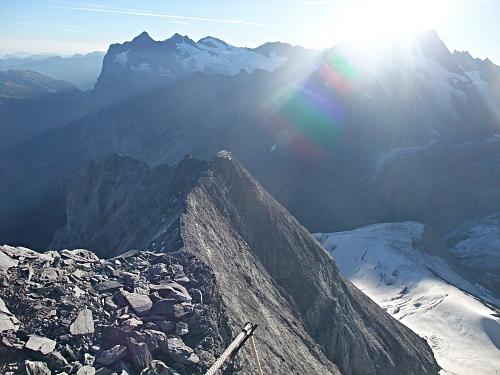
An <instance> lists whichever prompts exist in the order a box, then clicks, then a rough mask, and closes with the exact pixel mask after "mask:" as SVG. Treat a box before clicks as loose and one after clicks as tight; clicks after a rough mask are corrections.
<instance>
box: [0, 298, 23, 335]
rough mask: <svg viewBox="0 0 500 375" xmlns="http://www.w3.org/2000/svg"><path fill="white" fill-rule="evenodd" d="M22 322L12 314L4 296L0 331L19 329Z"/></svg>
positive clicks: (0, 307) (0, 310) (0, 306)
mask: <svg viewBox="0 0 500 375" xmlns="http://www.w3.org/2000/svg"><path fill="white" fill-rule="evenodd" d="M20 325H21V322H19V320H17V318H16V317H15V316H14V314H12V313H11V312H10V311H9V309H8V308H7V306H6V305H5V302H4V301H3V299H2V298H0V332H2V331H7V330H10V329H12V330H14V331H17V330H18V328H19V326H20Z"/></svg>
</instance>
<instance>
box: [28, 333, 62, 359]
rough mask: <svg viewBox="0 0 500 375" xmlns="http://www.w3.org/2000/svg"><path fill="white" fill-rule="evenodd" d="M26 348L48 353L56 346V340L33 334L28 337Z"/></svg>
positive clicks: (44, 353)
mask: <svg viewBox="0 0 500 375" xmlns="http://www.w3.org/2000/svg"><path fill="white" fill-rule="evenodd" d="M25 348H26V349H30V350H33V351H35V352H40V353H42V354H43V355H46V354H49V353H51V352H52V351H53V350H54V349H55V348H56V342H55V341H54V340H51V339H48V338H46V337H42V336H36V335H33V336H30V338H29V339H28V342H27V343H26V345H25Z"/></svg>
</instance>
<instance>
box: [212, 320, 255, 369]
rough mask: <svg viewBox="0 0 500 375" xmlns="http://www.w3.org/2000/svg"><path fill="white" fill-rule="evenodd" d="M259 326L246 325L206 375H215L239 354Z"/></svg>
mask: <svg viewBox="0 0 500 375" xmlns="http://www.w3.org/2000/svg"><path fill="white" fill-rule="evenodd" d="M257 326H258V325H257V324H252V323H246V324H245V326H244V327H243V330H242V331H241V332H240V334H239V335H238V336H236V338H235V339H234V340H233V342H232V343H231V344H229V346H228V347H227V349H226V350H225V351H224V353H222V355H221V356H220V357H219V359H217V361H215V362H214V364H213V365H212V367H210V368H209V369H208V370H207V372H206V373H205V375H215V374H216V371H217V370H219V369H220V368H221V367H222V365H223V364H224V363H225V362H226V361H227V360H228V359H229V358H233V357H234V356H235V355H236V354H237V353H238V351H239V350H240V349H241V347H242V346H243V345H244V344H245V342H246V341H247V340H248V339H249V338H250V336H252V334H253V332H254V331H255V329H256V328H257Z"/></svg>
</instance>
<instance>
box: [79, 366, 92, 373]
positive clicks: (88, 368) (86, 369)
mask: <svg viewBox="0 0 500 375" xmlns="http://www.w3.org/2000/svg"><path fill="white" fill-rule="evenodd" d="M76 375H95V368H94V367H92V366H83V367H80V369H79V370H78V371H77V372H76Z"/></svg>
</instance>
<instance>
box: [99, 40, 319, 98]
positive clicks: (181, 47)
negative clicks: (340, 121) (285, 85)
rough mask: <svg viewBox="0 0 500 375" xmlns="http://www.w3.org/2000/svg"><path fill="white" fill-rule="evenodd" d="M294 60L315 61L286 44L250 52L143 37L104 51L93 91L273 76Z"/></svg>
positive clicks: (214, 43)
mask: <svg viewBox="0 0 500 375" xmlns="http://www.w3.org/2000/svg"><path fill="white" fill-rule="evenodd" d="M297 54H300V55H303V56H314V55H315V52H313V51H308V50H305V49H303V48H301V47H292V46H291V45H289V44H285V43H266V44H264V45H262V46H260V47H257V48H254V49H251V48H243V47H234V46H231V45H229V44H227V43H226V42H224V41H222V40H220V39H217V38H213V37H205V38H202V39H200V40H199V41H198V42H195V41H193V40H191V39H190V38H189V37H187V36H182V35H180V34H174V35H173V36H172V37H170V38H168V39H166V40H163V41H155V40H153V39H152V38H151V37H150V36H149V35H148V33H146V32H143V33H141V34H140V35H138V36H137V37H135V38H134V39H133V40H132V41H131V42H125V43H123V44H113V45H111V46H110V47H109V50H108V52H107V53H106V56H105V57H104V61H103V66H102V71H101V74H100V76H99V79H98V80H97V84H96V90H98V91H102V92H106V93H111V94H113V95H115V96H119V97H127V96H132V95H135V94H138V93H141V92H145V91H147V90H150V89H153V88H155V87H158V86H161V85H164V84H165V83H167V82H172V81H175V80H178V79H181V78H186V77H189V76H192V75H193V74H195V73H204V74H209V75H215V74H217V75H224V76H234V75H236V74H238V73H240V71H245V72H247V73H251V72H253V71H254V70H256V69H260V70H265V71H268V72H272V71H274V70H276V69H277V68H279V67H280V66H281V65H283V64H284V63H285V62H286V61H287V60H288V59H289V58H290V57H291V56H292V55H297Z"/></svg>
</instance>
